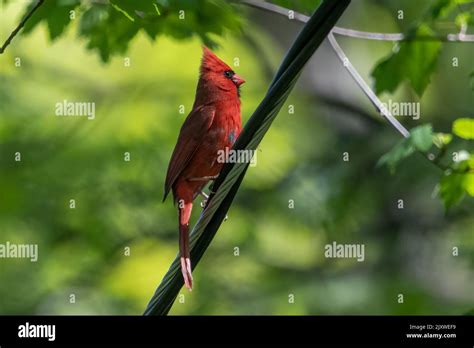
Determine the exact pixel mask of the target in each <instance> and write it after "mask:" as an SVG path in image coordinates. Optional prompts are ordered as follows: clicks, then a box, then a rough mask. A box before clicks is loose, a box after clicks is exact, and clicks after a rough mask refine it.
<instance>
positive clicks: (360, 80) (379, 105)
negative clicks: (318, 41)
mask: <svg viewBox="0 0 474 348" xmlns="http://www.w3.org/2000/svg"><path fill="white" fill-rule="evenodd" d="M242 3H243V4H247V5H250V6H252V7H256V8H259V9H263V10H266V11H270V12H274V13H278V14H281V15H284V16H287V15H288V11H289V10H288V9H286V8H284V7H280V6H277V5H273V4H269V3H266V2H262V1H254V0H244V1H242ZM268 5H271V6H268ZM294 18H295V19H297V20H298V21H300V22H303V23H306V22H307V21H308V18H309V17H308V16H305V15H303V14H301V13H297V12H294ZM334 28H336V27H333V30H332V31H331V33H329V35H328V40H329V42H330V44H331V46H332V48H333V50H334V51H335V53H336V54H337V56H338V57H339V59H340V60H341V62H342V64H343V65H344V67H345V68H346V69H347V71H348V72H349V74H350V75H351V77H352V78H353V79H354V81H355V82H356V83H357V84H358V86H359V87H360V88H361V89H362V91H363V92H364V94H365V95H366V96H367V97H368V98H369V99H370V101H371V102H372V104H373V105H374V106H375V108H376V109H377V111H378V112H379V113H380V114H381V115H382V116H383V117H384V118H385V119H386V120H387V121H388V122H389V123H390V125H391V126H392V127H393V128H394V129H396V130H397V132H399V133H400V134H401V135H402V136H403V137H404V138H408V137H410V132H409V131H408V130H407V129H406V128H405V127H404V126H403V125H402V124H401V123H400V122H399V121H398V120H397V119H396V118H395V117H393V115H392V114H391V113H390V112H389V111H388V109H387V108H386V107H384V106H383V104H382V102H381V101H380V99H379V98H378V97H377V95H376V94H375V93H374V92H373V91H372V89H371V88H370V87H369V85H368V84H367V83H366V82H365V81H364V79H363V78H362V76H361V75H360V74H359V72H358V71H357V69H356V68H355V67H354V66H353V65H352V63H351V62H350V61H349V59H348V58H347V56H346V55H345V53H344V51H343V50H342V48H341V47H340V46H339V44H338V43H337V41H336V38H335V37H334V35H333V31H334ZM420 152H421V151H420ZM421 154H422V155H423V156H424V157H425V158H426V159H427V160H428V161H429V162H430V163H432V164H433V165H435V166H436V167H438V168H439V169H441V170H442V171H446V170H451V171H453V172H458V173H464V171H458V170H456V169H454V168H452V167H451V166H445V165H443V164H441V163H439V159H438V160H437V161H433V160H431V159H430V156H429V154H428V153H424V152H421Z"/></svg>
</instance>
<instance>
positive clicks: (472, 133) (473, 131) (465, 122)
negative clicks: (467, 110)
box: [453, 118, 474, 139]
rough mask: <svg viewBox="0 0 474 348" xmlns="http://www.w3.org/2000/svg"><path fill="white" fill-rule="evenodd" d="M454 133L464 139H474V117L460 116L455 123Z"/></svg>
mask: <svg viewBox="0 0 474 348" xmlns="http://www.w3.org/2000/svg"><path fill="white" fill-rule="evenodd" d="M453 133H454V134H456V135H457V136H458V137H460V138H463V139H474V119H473V118H458V119H457V120H456V121H454V123H453Z"/></svg>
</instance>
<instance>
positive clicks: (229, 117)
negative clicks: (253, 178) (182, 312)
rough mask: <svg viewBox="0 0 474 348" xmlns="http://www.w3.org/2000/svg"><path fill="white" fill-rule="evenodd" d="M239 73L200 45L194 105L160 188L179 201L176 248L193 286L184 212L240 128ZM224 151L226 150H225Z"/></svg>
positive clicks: (211, 176) (217, 167)
mask: <svg viewBox="0 0 474 348" xmlns="http://www.w3.org/2000/svg"><path fill="white" fill-rule="evenodd" d="M244 82H245V81H244V79H242V78H241V77H240V76H238V75H237V74H236V73H234V71H233V70H232V69H231V68H230V67H229V66H228V65H227V64H226V63H224V62H223V61H222V60H220V59H219V58H218V57H217V56H216V55H215V54H214V53H212V52H211V51H210V50H209V49H208V48H207V47H203V57H202V62H201V69H200V76H199V82H198V85H197V89H196V97H195V99H194V105H193V110H192V111H191V113H190V114H189V115H188V117H187V118H186V120H185V121H184V124H183V126H182V127H181V131H180V133H179V137H178V142H177V143H176V146H175V148H174V151H173V155H172V156H171V160H170V163H169V166H168V172H167V173H166V181H165V194H164V197H163V201H164V200H165V199H166V196H167V195H168V193H169V191H170V190H172V191H173V197H174V201H175V203H178V216H179V252H180V255H181V272H182V273H183V277H184V283H185V285H186V287H187V288H188V289H189V290H192V286H193V278H192V274H191V260H190V252H189V218H190V216H191V210H192V208H193V200H194V199H195V198H196V196H197V195H199V194H200V193H201V192H202V189H203V188H204V186H206V184H207V183H208V182H209V181H210V180H213V179H215V178H216V177H217V175H218V174H219V172H220V171H221V168H222V166H223V163H219V161H218V160H217V159H218V157H219V153H220V151H226V148H228V149H230V148H232V145H233V144H234V141H235V140H236V139H237V137H238V136H239V134H240V131H241V129H242V120H241V117H240V99H239V96H240V93H239V88H240V85H242V84H243V83H244ZM226 153H227V152H226Z"/></svg>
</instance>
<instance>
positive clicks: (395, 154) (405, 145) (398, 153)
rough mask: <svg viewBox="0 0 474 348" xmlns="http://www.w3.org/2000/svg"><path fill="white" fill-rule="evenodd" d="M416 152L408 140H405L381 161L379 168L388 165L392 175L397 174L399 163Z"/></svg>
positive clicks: (378, 163) (378, 164)
mask: <svg viewBox="0 0 474 348" xmlns="http://www.w3.org/2000/svg"><path fill="white" fill-rule="evenodd" d="M414 152H415V148H414V146H413V145H412V144H411V143H410V142H409V141H408V139H403V140H401V141H400V142H399V143H398V144H397V145H395V146H394V147H393V148H392V149H391V150H390V151H389V152H387V153H386V154H385V155H383V156H382V157H381V158H380V159H379V161H378V162H377V167H380V166H383V165H386V166H387V167H388V169H389V170H390V173H392V174H393V173H395V169H396V167H397V165H398V163H399V162H400V161H401V160H403V159H404V158H407V157H408V156H410V155H411V154H413V153H414Z"/></svg>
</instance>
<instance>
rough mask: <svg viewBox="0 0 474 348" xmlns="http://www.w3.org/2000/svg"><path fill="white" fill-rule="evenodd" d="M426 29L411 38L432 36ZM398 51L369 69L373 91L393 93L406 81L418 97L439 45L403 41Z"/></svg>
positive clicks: (422, 28)
mask: <svg viewBox="0 0 474 348" xmlns="http://www.w3.org/2000/svg"><path fill="white" fill-rule="evenodd" d="M432 34H433V32H432V31H431V29H429V28H428V27H427V26H425V25H422V26H420V27H419V28H418V30H417V31H416V33H415V35H432ZM397 45H398V50H397V51H396V52H392V53H391V54H390V55H389V56H388V57H386V58H384V59H382V61H380V62H379V63H378V64H377V65H376V67H375V68H374V69H373V70H372V74H371V75H372V77H373V78H374V79H375V92H376V93H377V94H380V93H383V92H389V93H393V92H395V90H396V89H397V88H398V86H399V85H400V84H401V83H402V81H404V80H407V81H409V83H410V85H411V86H412V88H413V90H414V91H415V92H416V94H417V95H418V96H420V97H421V96H422V95H423V93H424V91H425V89H426V87H427V86H428V84H429V82H430V76H431V74H432V73H433V72H434V70H435V67H436V63H437V61H438V56H439V53H440V50H441V43H440V42H434V41H416V42H415V41H404V42H401V43H399V44H397Z"/></svg>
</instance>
